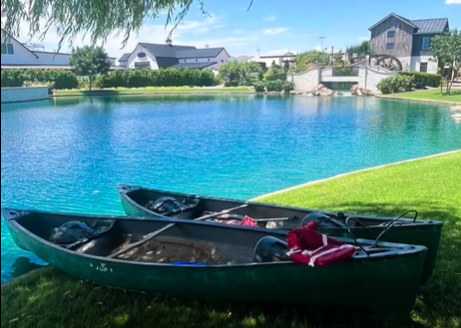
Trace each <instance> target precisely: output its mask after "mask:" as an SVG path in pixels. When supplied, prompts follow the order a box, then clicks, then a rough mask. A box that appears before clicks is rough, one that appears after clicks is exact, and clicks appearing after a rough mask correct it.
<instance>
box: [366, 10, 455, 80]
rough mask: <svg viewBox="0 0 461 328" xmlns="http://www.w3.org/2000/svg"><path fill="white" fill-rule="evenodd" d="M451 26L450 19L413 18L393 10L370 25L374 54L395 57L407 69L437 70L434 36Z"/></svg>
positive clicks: (371, 45)
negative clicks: (432, 44) (433, 50)
mask: <svg viewBox="0 0 461 328" xmlns="http://www.w3.org/2000/svg"><path fill="white" fill-rule="evenodd" d="M449 28H450V26H449V22H448V18H437V19H419V20H411V19H408V18H405V17H402V16H400V15H397V14H394V13H392V14H390V15H388V16H387V17H385V18H384V19H382V20H380V21H379V22H377V23H376V24H375V25H373V26H372V27H370V29H369V30H370V31H371V42H370V51H371V55H372V56H373V55H374V56H377V55H388V56H392V57H395V58H397V59H398V60H399V61H400V63H401V64H402V70H404V71H416V72H427V73H437V69H438V63H437V62H436V61H435V60H433V53H432V51H431V39H432V38H433V37H434V36H436V35H441V34H444V33H446V32H448V31H449Z"/></svg>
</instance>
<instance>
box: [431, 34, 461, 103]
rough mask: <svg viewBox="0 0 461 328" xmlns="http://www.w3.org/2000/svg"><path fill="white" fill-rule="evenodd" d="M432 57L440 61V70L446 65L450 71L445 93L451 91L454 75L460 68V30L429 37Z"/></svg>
mask: <svg viewBox="0 0 461 328" xmlns="http://www.w3.org/2000/svg"><path fill="white" fill-rule="evenodd" d="M431 49H432V51H433V52H434V58H435V59H437V61H438V62H439V63H441V66H442V70H443V68H444V67H445V65H448V66H449V67H450V69H451V71H452V75H451V81H450V82H448V83H447V94H450V93H451V88H452V87H453V82H454V80H455V76H458V74H459V71H460V69H461V31H458V30H457V29H455V30H452V31H450V32H448V33H445V34H443V35H437V36H435V37H434V38H432V39H431Z"/></svg>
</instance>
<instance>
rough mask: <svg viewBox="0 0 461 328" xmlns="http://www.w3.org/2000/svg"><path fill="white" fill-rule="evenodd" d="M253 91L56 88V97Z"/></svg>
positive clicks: (241, 89) (241, 91)
mask: <svg viewBox="0 0 461 328" xmlns="http://www.w3.org/2000/svg"><path fill="white" fill-rule="evenodd" d="M251 93H253V92H252V91H251V90H250V89H249V88H247V87H238V88H199V87H195V88H190V87H171V88H168V87H165V88H160V87H159V88H139V89H125V88H119V89H95V90H92V91H88V90H56V91H55V96H56V97H70V96H123V95H150V94H159V95H163V94H185V95H189V94H204V95H213V94H218V95H219V94H251Z"/></svg>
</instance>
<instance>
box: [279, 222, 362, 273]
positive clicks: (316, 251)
mask: <svg viewBox="0 0 461 328" xmlns="http://www.w3.org/2000/svg"><path fill="white" fill-rule="evenodd" d="M316 230H317V224H316V223H315V222H310V223H309V224H308V225H307V226H305V227H302V228H298V229H294V230H292V231H290V232H289V233H288V250H289V251H288V252H287V255H288V256H289V257H290V258H291V260H293V261H294V262H296V263H300V264H305V265H309V266H312V267H317V266H325V265H330V264H334V263H338V262H343V261H345V260H347V259H349V258H351V257H352V256H353V255H354V254H355V252H356V248H355V247H354V246H352V245H349V244H345V243H343V242H340V241H338V240H336V239H334V238H331V237H328V236H327V235H324V234H321V233H319V232H318V231H316Z"/></svg>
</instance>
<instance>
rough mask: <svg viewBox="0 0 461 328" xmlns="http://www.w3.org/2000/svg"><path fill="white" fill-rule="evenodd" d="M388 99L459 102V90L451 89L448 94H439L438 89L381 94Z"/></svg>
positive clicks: (460, 100) (460, 98) (460, 93)
mask: <svg viewBox="0 0 461 328" xmlns="http://www.w3.org/2000/svg"><path fill="white" fill-rule="evenodd" d="M383 97H384V98H390V99H402V100H420V101H428V102H431V101H432V102H446V103H461V90H452V91H451V94H450V95H447V94H441V93H440V90H430V91H419V92H408V93H398V94H393V95H386V96H383Z"/></svg>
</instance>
